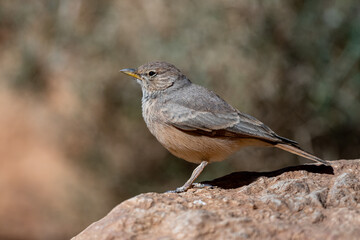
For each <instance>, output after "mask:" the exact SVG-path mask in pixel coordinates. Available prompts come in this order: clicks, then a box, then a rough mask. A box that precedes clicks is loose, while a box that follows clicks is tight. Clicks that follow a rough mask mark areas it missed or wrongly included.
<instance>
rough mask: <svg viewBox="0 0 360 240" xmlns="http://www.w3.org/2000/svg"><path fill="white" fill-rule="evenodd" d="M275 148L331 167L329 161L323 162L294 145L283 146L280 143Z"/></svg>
mask: <svg viewBox="0 0 360 240" xmlns="http://www.w3.org/2000/svg"><path fill="white" fill-rule="evenodd" d="M275 147H277V148H280V149H282V150H285V151H287V152H291V153H293V154H296V155H299V156H301V157H304V158H307V159H310V160H313V161H316V162H320V163H322V164H325V165H330V164H329V163H328V162H327V161H325V160H322V159H320V158H318V157H315V156H314V155H311V154H310V153H308V152H305V151H304V150H302V149H301V148H300V147H298V146H294V145H290V144H283V143H278V144H276V145H275Z"/></svg>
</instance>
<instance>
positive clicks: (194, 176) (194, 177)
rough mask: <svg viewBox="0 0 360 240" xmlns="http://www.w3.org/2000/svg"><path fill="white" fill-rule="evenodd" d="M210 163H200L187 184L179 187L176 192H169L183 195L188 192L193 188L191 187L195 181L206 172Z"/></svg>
mask: <svg viewBox="0 0 360 240" xmlns="http://www.w3.org/2000/svg"><path fill="white" fill-rule="evenodd" d="M208 163H209V162H207V161H202V162H201V163H200V165H199V166H197V167H196V168H195V169H194V171H193V172H192V174H191V177H190V178H189V180H187V181H186V183H185V184H184V185H183V186H182V187H178V188H177V189H176V190H175V191H169V192H174V193H182V192H185V191H186V190H188V189H189V188H190V187H191V185H192V184H193V182H194V181H195V179H196V178H197V177H198V176H199V175H200V173H201V172H202V171H203V170H204V168H205V167H206V165H208Z"/></svg>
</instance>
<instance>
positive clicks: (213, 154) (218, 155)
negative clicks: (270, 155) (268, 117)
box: [151, 123, 259, 163]
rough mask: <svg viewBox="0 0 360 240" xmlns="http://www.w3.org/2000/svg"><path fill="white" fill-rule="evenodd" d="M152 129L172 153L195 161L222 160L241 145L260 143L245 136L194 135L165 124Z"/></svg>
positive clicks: (155, 125) (154, 125)
mask: <svg viewBox="0 0 360 240" xmlns="http://www.w3.org/2000/svg"><path fill="white" fill-rule="evenodd" d="M152 129H153V131H151V132H152V133H153V134H154V135H155V137H156V138H157V139H158V141H159V142H160V143H161V144H162V145H163V146H164V147H165V148H166V149H168V150H169V151H170V152H171V153H172V154H174V155H175V156H177V157H179V158H182V159H184V160H186V161H188V162H193V163H200V162H201V161H208V162H216V161H222V160H224V159H226V158H227V157H228V156H229V155H231V154H232V153H234V152H236V151H237V150H239V149H240V148H241V147H244V146H249V145H258V143H259V141H256V140H252V139H244V138H213V137H208V136H199V135H192V134H188V133H186V132H184V131H181V130H179V129H177V128H174V127H172V126H169V125H164V124H156V123H155V124H152Z"/></svg>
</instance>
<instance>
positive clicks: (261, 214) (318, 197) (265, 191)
mask: <svg viewBox="0 0 360 240" xmlns="http://www.w3.org/2000/svg"><path fill="white" fill-rule="evenodd" d="M207 183H210V184H211V185H213V186H215V187H213V188H210V187H206V188H203V189H197V188H193V189H190V190H188V191H187V192H185V193H181V194H176V193H146V194H140V195H138V196H136V197H133V198H131V199H129V200H126V201H124V202H123V203H121V204H120V205H118V206H117V207H115V208H114V209H113V210H112V211H111V212H110V213H109V214H108V215H107V216H105V217H104V218H103V219H101V220H99V221H98V222H95V223H93V224H92V225H90V226H89V227H88V228H87V229H85V230H84V231H83V232H82V233H80V234H79V235H78V236H76V237H74V238H73V239H74V240H82V239H87V240H90V239H96V240H101V239H104V240H105V239H107V240H110V239H111V240H116V239H161V240H165V239H166V240H168V239H169V240H170V239H360V160H339V161H333V162H332V166H331V167H327V166H323V165H321V166H319V165H315V164H311V165H310V164H309V165H301V166H297V167H288V168H284V169H281V170H278V171H274V172H265V173H256V172H237V173H232V174H230V175H228V176H225V177H222V178H219V179H215V180H214V181H211V182H207Z"/></svg>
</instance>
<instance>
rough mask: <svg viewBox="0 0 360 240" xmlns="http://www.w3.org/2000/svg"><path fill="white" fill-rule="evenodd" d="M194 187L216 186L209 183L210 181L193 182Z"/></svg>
mask: <svg viewBox="0 0 360 240" xmlns="http://www.w3.org/2000/svg"><path fill="white" fill-rule="evenodd" d="M193 187H195V188H206V187H209V188H214V186H213V185H211V184H208V183H193Z"/></svg>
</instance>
